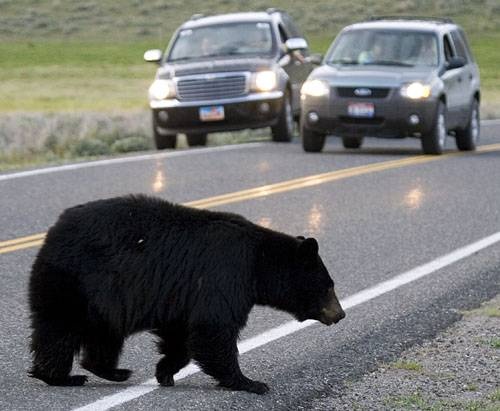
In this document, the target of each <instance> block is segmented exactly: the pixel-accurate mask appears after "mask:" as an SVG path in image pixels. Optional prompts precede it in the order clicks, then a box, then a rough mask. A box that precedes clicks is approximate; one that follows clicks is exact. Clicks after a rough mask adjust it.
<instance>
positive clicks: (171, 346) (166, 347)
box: [155, 325, 190, 387]
mask: <svg viewBox="0 0 500 411" xmlns="http://www.w3.org/2000/svg"><path fill="white" fill-rule="evenodd" d="M155 334H156V335H157V336H158V337H160V338H161V340H160V341H159V342H158V348H159V351H160V354H163V355H164V356H163V358H162V359H161V360H160V361H159V362H158V364H157V365H156V374H155V376H156V380H157V381H158V383H159V384H160V385H163V386H164V387H171V386H173V385H174V375H175V374H176V373H177V372H178V371H179V370H181V369H182V368H184V367H185V366H186V365H187V364H188V363H189V361H190V358H189V354H188V351H187V346H186V344H187V331H186V329H185V327H184V326H182V325H180V326H173V325H171V326H169V327H168V329H167V330H165V331H156V332H155Z"/></svg>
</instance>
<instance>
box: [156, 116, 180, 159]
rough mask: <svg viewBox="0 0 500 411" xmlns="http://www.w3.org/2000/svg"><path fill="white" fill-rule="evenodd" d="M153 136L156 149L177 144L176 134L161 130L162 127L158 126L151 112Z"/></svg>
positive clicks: (172, 146) (173, 146)
mask: <svg viewBox="0 0 500 411" xmlns="http://www.w3.org/2000/svg"><path fill="white" fill-rule="evenodd" d="M153 138H154V141H155V146H156V148H157V149H158V150H164V149H166V148H175V146H176V144H177V134H166V133H164V132H163V131H162V128H161V127H159V126H158V122H157V121H156V116H155V115H154V114H153Z"/></svg>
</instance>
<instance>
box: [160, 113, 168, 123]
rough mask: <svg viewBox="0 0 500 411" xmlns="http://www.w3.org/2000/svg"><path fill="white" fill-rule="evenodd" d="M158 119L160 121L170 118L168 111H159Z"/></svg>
mask: <svg viewBox="0 0 500 411" xmlns="http://www.w3.org/2000/svg"><path fill="white" fill-rule="evenodd" d="M158 119H159V120H160V121H163V122H165V121H167V120H168V113H167V112H166V111H160V112H158Z"/></svg>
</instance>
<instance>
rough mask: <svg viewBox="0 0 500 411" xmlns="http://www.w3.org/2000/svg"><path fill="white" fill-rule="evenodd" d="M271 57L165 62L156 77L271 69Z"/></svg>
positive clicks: (167, 77) (272, 63)
mask: <svg viewBox="0 0 500 411" xmlns="http://www.w3.org/2000/svg"><path fill="white" fill-rule="evenodd" d="M273 65H274V61H273V60H272V59H264V58H255V57H252V58H225V59H216V60H197V61H188V62H179V63H175V62H173V63H166V64H164V65H163V66H162V67H160V68H159V69H158V78H162V79H169V78H173V77H180V76H191V75H196V74H210V73H222V72H234V71H250V72H254V71H259V70H266V69H271V68H272V67H273Z"/></svg>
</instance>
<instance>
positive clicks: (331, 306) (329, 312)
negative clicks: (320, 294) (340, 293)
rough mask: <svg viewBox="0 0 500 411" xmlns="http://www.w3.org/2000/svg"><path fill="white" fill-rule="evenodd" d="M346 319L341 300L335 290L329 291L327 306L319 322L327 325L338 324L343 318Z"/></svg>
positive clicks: (322, 311)
mask: <svg viewBox="0 0 500 411" xmlns="http://www.w3.org/2000/svg"><path fill="white" fill-rule="evenodd" d="M344 317H345V312H344V310H343V309H342V307H341V306H340V303H339V300H338V299H337V296H336V295H335V291H334V289H333V288H330V289H329V290H328V296H327V304H326V307H324V308H323V309H322V310H321V315H320V318H319V321H320V322H322V323H323V324H325V325H332V324H334V323H335V324H337V323H338V322H339V321H340V320H341V319H342V318H344Z"/></svg>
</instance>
